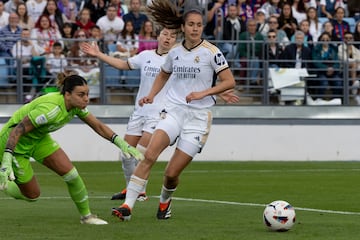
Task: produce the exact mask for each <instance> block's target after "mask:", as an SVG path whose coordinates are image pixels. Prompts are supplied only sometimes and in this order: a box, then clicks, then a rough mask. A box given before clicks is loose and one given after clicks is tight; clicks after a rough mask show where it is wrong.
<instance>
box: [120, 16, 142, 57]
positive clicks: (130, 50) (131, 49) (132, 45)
mask: <svg viewBox="0 0 360 240" xmlns="http://www.w3.org/2000/svg"><path fill="white" fill-rule="evenodd" d="M138 49H139V36H138V35H137V34H136V33H135V30H134V23H133V22H132V21H126V22H125V27H124V29H123V30H122V31H121V33H120V35H119V37H118V39H117V42H116V50H117V51H119V52H121V53H124V54H125V55H126V56H127V57H132V56H134V55H135V54H137V52H138Z"/></svg>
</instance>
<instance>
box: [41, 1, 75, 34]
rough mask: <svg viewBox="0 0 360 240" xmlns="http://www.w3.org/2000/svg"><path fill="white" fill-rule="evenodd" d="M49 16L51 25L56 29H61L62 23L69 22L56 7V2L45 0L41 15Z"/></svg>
mask: <svg viewBox="0 0 360 240" xmlns="http://www.w3.org/2000/svg"><path fill="white" fill-rule="evenodd" d="M44 14H45V15H47V16H49V19H50V21H51V25H52V26H53V27H55V28H56V29H58V30H59V31H60V29H62V28H63V25H64V23H66V22H69V20H68V19H67V17H66V16H65V14H63V13H62V12H61V11H60V9H59V8H58V6H57V1H56V0H47V3H46V6H45V9H44V12H43V15H44Z"/></svg>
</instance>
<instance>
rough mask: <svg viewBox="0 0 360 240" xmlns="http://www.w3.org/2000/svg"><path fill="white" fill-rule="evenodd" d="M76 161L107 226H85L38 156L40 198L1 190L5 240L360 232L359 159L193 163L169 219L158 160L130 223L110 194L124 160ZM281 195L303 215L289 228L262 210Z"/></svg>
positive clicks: (341, 235)
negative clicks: (270, 225)
mask: <svg viewBox="0 0 360 240" xmlns="http://www.w3.org/2000/svg"><path fill="white" fill-rule="evenodd" d="M75 165H76V166H77V168H78V170H79V172H80V174H81V175H82V177H83V179H84V181H85V183H86V185H87V187H88V191H89V197H90V204H91V207H92V211H93V213H95V214H98V215H99V217H101V218H103V219H105V220H107V221H108V222H109V225H105V226H90V225H81V224H80V223H79V215H78V213H77V211H76V209H75V205H74V204H73V203H72V201H71V200H70V199H69V195H68V193H67V190H66V187H65V184H64V183H63V182H62V180H61V178H59V177H58V176H56V175H55V174H54V173H52V172H50V171H49V170H47V169H46V168H45V167H43V166H40V165H39V164H37V163H33V166H34V170H35V174H36V176H37V178H38V181H39V183H40V186H41V190H42V195H41V198H40V199H39V200H38V201H37V202H35V203H27V202H24V201H20V200H13V199H10V198H8V197H6V196H5V195H4V194H3V193H0V214H1V221H0V229H1V232H0V234H1V235H0V236H1V239H11V240H16V239H22V240H24V239H127V240H129V239H147V240H151V239H154V240H155V239H156V240H158V239H172V240H176V239H186V240H189V239H206V240H209V239H226V240H228V239H252V240H256V239H270V240H271V239H277V240H279V239H280V240H281V239H292V240H293V239H317V240H318V239H319V240H321V239H326V240H329V239H359V234H360V206H359V199H360V193H359V189H360V181H359V180H360V162H193V163H192V164H190V165H189V166H188V168H187V169H186V170H185V172H183V174H182V176H181V179H180V180H181V181H180V185H179V188H178V190H177V191H176V192H175V195H174V196H175V197H176V199H174V200H173V206H172V210H173V216H172V218H171V219H169V220H166V221H159V220H157V219H156V218H155V214H156V210H157V206H158V197H157V196H158V195H159V193H160V188H161V182H162V175H163V169H164V167H165V163H163V162H159V163H157V164H156V165H155V166H154V168H153V171H152V173H151V176H150V181H149V184H148V188H147V194H148V195H150V196H151V198H150V200H148V201H146V202H137V203H136V207H135V208H134V211H133V216H132V219H131V221H129V222H119V221H118V220H117V219H116V218H114V217H112V216H111V215H110V209H111V207H115V206H117V205H119V204H120V203H121V201H110V200H109V199H110V197H111V195H112V194H113V193H115V192H117V191H120V190H121V189H122V188H123V186H124V180H123V175H122V170H121V164H120V162H76V163H75ZM280 199H282V200H286V201H288V202H290V203H291V204H292V205H293V206H294V207H295V209H296V217H297V221H296V224H295V225H294V227H293V228H292V229H291V230H290V231H288V232H284V233H277V232H270V231H268V230H267V229H266V228H265V226H264V225H263V223H262V213H263V210H264V207H265V204H266V203H270V202H272V201H273V200H280ZM323 210H329V211H323Z"/></svg>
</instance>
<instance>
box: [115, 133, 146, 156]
mask: <svg viewBox="0 0 360 240" xmlns="http://www.w3.org/2000/svg"><path fill="white" fill-rule="evenodd" d="M111 142H112V143H114V144H115V145H116V146H118V147H119V148H120V150H121V151H122V153H123V154H124V156H125V157H126V158H131V157H133V158H135V159H136V160H138V161H142V160H144V155H143V154H142V153H141V152H139V150H137V149H136V148H134V147H133V146H130V145H129V144H128V143H127V142H126V141H125V140H124V139H122V138H120V137H119V136H118V135H117V134H114V135H113V136H112V137H111Z"/></svg>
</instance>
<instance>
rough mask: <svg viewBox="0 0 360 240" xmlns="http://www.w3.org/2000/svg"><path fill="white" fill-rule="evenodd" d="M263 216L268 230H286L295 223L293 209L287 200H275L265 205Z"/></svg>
mask: <svg viewBox="0 0 360 240" xmlns="http://www.w3.org/2000/svg"><path fill="white" fill-rule="evenodd" d="M263 218H264V224H265V226H266V227H268V228H269V229H270V230H272V231H278V232H286V231H288V230H290V228H291V227H292V226H293V225H294V223H295V209H294V207H293V206H291V205H290V204H289V203H288V202H286V201H283V200H277V201H274V202H272V203H269V204H268V205H266V207H265V210H264V214H263Z"/></svg>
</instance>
